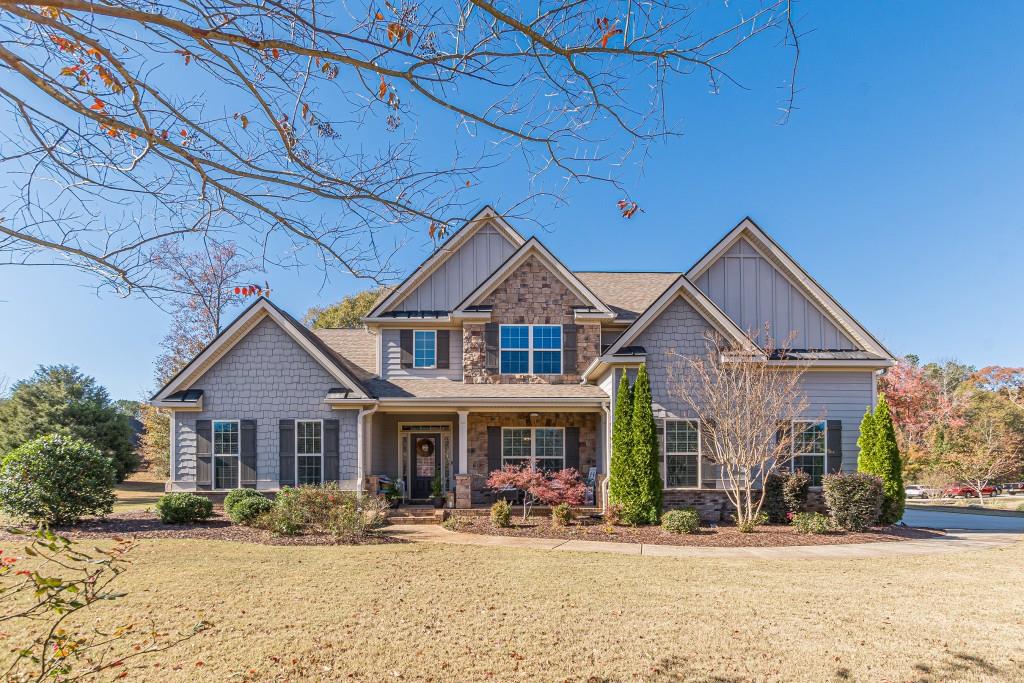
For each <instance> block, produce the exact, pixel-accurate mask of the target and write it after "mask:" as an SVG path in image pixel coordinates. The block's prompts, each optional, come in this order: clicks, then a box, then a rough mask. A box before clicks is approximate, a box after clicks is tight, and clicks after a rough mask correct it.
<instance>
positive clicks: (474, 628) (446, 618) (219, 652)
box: [8, 540, 1024, 682]
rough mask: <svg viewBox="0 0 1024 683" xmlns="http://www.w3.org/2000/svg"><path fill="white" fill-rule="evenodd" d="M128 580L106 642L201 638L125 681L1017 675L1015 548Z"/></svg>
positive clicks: (154, 566)
mask: <svg viewBox="0 0 1024 683" xmlns="http://www.w3.org/2000/svg"><path fill="white" fill-rule="evenodd" d="M135 560H136V563H135V566H134V567H133V568H132V569H131V570H130V571H129V572H128V573H127V574H126V575H125V576H124V577H123V584H122V588H123V589H126V590H127V591H129V593H130V595H129V597H127V598H125V599H124V600H122V601H120V602H116V603H112V604H110V605H105V606H104V607H103V608H102V610H100V611H101V612H102V613H103V614H104V615H105V616H104V619H103V621H104V622H105V623H114V622H116V621H118V620H119V619H125V618H127V617H128V616H129V615H132V616H135V617H138V616H140V615H154V616H155V617H156V618H157V619H158V621H159V622H160V623H162V624H163V625H166V626H171V627H178V628H183V629H184V628H187V627H188V626H190V625H191V624H193V623H195V622H196V621H197V620H198V619H199V618H206V619H209V620H210V621H212V622H213V623H214V628H213V629H212V630H211V631H209V632H208V633H204V634H201V635H200V636H199V637H197V638H196V639H195V640H193V641H190V642H188V643H186V644H184V645H181V646H179V647H178V648H176V649H175V650H172V651H170V652H168V653H166V654H165V655H162V656H161V657H160V658H156V659H151V660H148V665H149V667H150V668H149V670H148V671H145V672H134V673H133V675H134V677H135V678H136V679H137V680H158V679H159V680H161V681H187V680H261V681H263V680H324V681H327V680H362V681H380V680H403V681H428V680H433V681H480V680H513V679H518V680H537V681H562V680H568V681H637V680H643V681H779V680H785V681H815V682H818V681H831V680H836V681H846V680H853V681H883V680H885V681H921V682H926V681H936V682H937V681H1005V680H1012V679H1014V678H1015V677H1016V676H1017V675H1018V674H1019V672H1020V670H1021V669H1020V667H1021V665H1022V661H1021V660H1022V659H1024V653H1022V651H1021V648H1020V643H1021V642H1024V610H1022V608H1021V607H1020V601H1019V600H1017V599H1015V598H1014V597H1013V596H1016V595H1020V593H1021V591H1022V590H1024V545H1022V544H1017V545H1015V546H1012V547H1009V548H1004V549H997V550H989V551H983V552H972V553H961V554H951V555H941V556H936V557H907V558H898V559H884V560H882V559H872V560H844V561H807V560H803V561H798V562H795V561H720V560H705V559H686V560H681V559H662V558H652V557H626V556H617V555H603V554H602V555H594V554H582V553H581V554H576V553H548V552H533V551H528V550H517V549H503V548H483V547H472V546H447V545H439V544H407V545H393V546H367V547H287V548H286V547H270V546H253V545H248V544H241V543H232V542H219V541H188V540H147V541H143V542H142V545H141V547H140V548H139V549H138V550H137V552H136V558H135ZM8 630H11V629H8ZM8 642H9V641H8Z"/></svg>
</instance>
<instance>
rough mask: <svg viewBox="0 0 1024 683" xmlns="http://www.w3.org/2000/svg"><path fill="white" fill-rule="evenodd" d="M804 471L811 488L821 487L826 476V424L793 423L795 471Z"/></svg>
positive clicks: (796, 421) (801, 421) (810, 422)
mask: <svg viewBox="0 0 1024 683" xmlns="http://www.w3.org/2000/svg"><path fill="white" fill-rule="evenodd" d="M797 470H803V471H804V472H806V473H807V474H808V475H810V477H811V486H821V480H822V477H824V476H825V423H824V422H814V421H811V420H794V421H793V471H794V472H796V471H797Z"/></svg>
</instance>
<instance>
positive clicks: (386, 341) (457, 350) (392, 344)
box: [381, 328, 462, 380]
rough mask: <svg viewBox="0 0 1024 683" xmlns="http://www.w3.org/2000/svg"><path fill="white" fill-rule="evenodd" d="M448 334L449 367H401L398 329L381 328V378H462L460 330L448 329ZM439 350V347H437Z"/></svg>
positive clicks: (399, 333) (399, 332)
mask: <svg viewBox="0 0 1024 683" xmlns="http://www.w3.org/2000/svg"><path fill="white" fill-rule="evenodd" d="M450 332H451V334H449V335H448V347H449V348H448V362H449V364H450V367H449V368H448V369H446V370H438V369H437V368H431V369H427V368H403V367H402V348H401V342H400V336H401V333H402V331H401V330H399V329H392V328H383V329H382V330H381V335H383V336H382V341H383V345H384V359H383V360H384V362H383V363H381V377H382V378H383V379H397V378H401V379H408V378H410V377H427V378H431V379H437V378H441V379H453V380H461V379H462V330H460V329H458V330H450ZM438 352H440V349H438Z"/></svg>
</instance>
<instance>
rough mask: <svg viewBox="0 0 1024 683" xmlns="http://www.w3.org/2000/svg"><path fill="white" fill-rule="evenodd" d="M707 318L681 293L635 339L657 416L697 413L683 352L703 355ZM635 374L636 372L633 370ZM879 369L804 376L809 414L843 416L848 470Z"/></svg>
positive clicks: (707, 473) (706, 474) (617, 375)
mask: <svg viewBox="0 0 1024 683" xmlns="http://www.w3.org/2000/svg"><path fill="white" fill-rule="evenodd" d="M710 329H711V326H710V325H709V324H708V322H707V321H706V320H705V319H704V318H703V317H702V316H701V315H700V314H699V313H698V312H697V311H696V310H695V309H694V308H693V307H692V306H690V304H689V303H688V302H687V301H686V300H684V299H682V298H679V299H676V301H675V302H673V303H672V304H670V305H669V306H668V308H666V309H665V311H664V312H663V313H662V314H661V315H660V316H659V317H658V318H657V319H656V320H655V321H654V322H652V323H651V324H650V325H649V326H648V327H647V329H646V330H644V331H643V333H642V334H640V336H639V337H638V338H637V340H636V343H637V344H638V345H640V346H643V347H644V348H645V349H646V350H647V372H648V374H649V376H650V379H651V394H652V403H653V408H654V416H655V419H656V420H658V421H659V422H660V421H661V420H664V419H686V418H693V417H694V413H693V411H692V410H691V409H690V407H689V405H687V404H686V402H685V400H684V399H683V398H682V397H681V396H680V394H679V387H680V386H681V385H682V384H684V383H685V382H686V376H687V371H686V364H685V362H684V361H683V358H682V356H691V357H692V356H694V355H704V354H706V353H707V350H706V348H707V347H706V338H705V333H706V332H707V331H709V330H710ZM621 372H622V371H621V370H620V371H618V372H616V373H615V384H614V389H613V397H612V405H613V406H614V400H615V397H614V393H615V390H617V389H618V382H619V379H620V377H621ZM629 376H630V379H631V380H633V379H635V376H636V375H635V372H634V371H632V370H630V371H629ZM873 382H874V375H873V374H872V372H871V371H870V370H863V371H856V372H839V371H820V370H810V371H808V372H807V373H806V374H805V375H804V376H803V378H801V386H802V387H803V389H804V394H805V396H806V397H807V400H808V408H807V411H806V413H805V414H806V417H808V418H820V419H823V420H825V419H831V420H837V419H838V420H842V423H843V470H844V471H854V470H856V469H857V434H858V430H859V428H860V420H861V418H862V417H863V415H864V410H865V409H866V408H867V407H868V406H870V405H871V400H872V383H873ZM710 467H711V466H710V465H709V464H708V463H705V464H704V474H703V479H704V481H708V480H712V479H715V472H713V471H712V470H711V469H709V468H710Z"/></svg>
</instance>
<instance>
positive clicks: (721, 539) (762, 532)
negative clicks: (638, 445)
mask: <svg viewBox="0 0 1024 683" xmlns="http://www.w3.org/2000/svg"><path fill="white" fill-rule="evenodd" d="M463 519H465V521H464V522H463V523H462V524H461V525H460V526H459V531H463V532H466V533H470V534H490V535H492V536H525V537H531V538H556V539H558V538H564V539H566V540H581V541H613V542H616V543H648V544H652V545H691V546H706V547H722V548H742V547H776V546H796V545H837V544H845V543H877V542H880V541H908V540H912V539H929V538H937V537H939V536H942V535H943V532H941V531H935V530H931V529H916V528H910V527H898V526H891V527H885V528H879V529H873V530H871V531H865V532H853V531H841V532H833V533H828V534H801V533H798V532H797V531H796V529H794V528H793V527H791V526H784V525H779V526H762V527H758V529H757V531H755V532H753V533H749V534H743V533H740V532H739V531H738V530H737V529H736V527H735V526H729V525H720V526H716V527H701V529H700V531H699V532H698V533H696V534H673V533H669V532H667V531H664V530H662V528H661V527H659V526H640V527H626V526H615V527H611V529H610V530H609V528H608V527H606V526H605V525H604V524H603V523H601V522H597V521H592V520H578V521H576V522H574V523H573V524H571V525H570V526H566V527H556V526H552V525H551V520H550V519H548V518H546V517H535V518H531V519H528V520H526V521H525V522H523V521H522V520H521V519H518V520H516V519H513V520H512V526H511V527H509V528H501V527H496V526H494V525H493V524H492V523H491V520H490V519H489V518H487V517H464V518H463Z"/></svg>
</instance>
